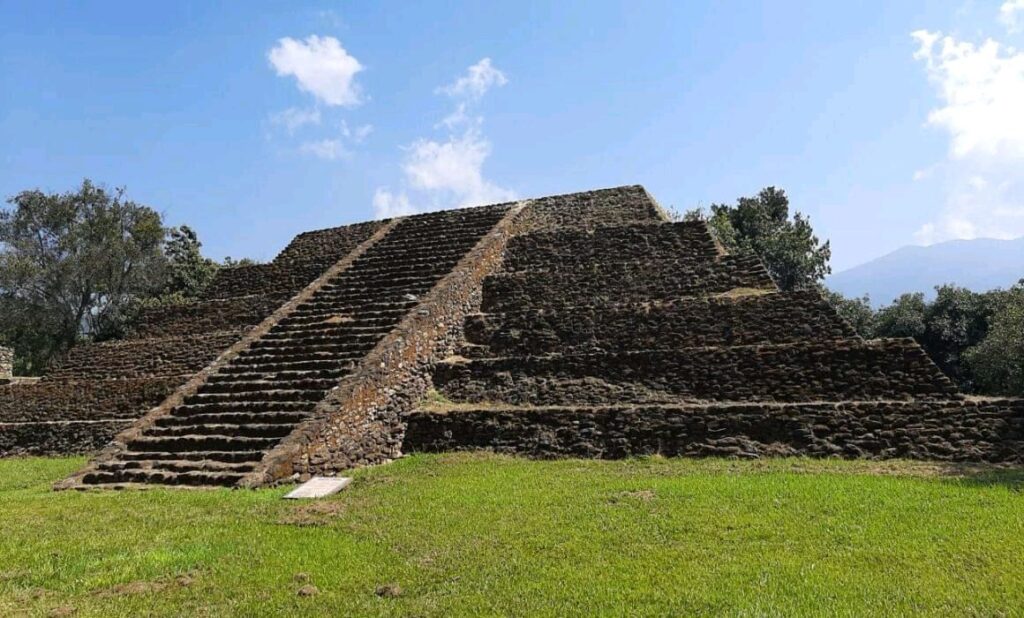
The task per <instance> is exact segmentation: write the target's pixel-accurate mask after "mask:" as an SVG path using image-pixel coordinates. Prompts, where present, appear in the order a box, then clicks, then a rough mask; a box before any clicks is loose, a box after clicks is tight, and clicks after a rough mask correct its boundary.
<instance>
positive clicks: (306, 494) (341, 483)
mask: <svg viewBox="0 0 1024 618" xmlns="http://www.w3.org/2000/svg"><path fill="white" fill-rule="evenodd" d="M351 482H352V479H351V478H349V477H347V476H314V477H313V478H311V479H309V480H308V481H306V482H305V483H303V484H302V485H299V486H298V487H296V488H295V489H293V490H292V491H291V493H289V494H288V495H286V496H285V498H287V499H289V500H298V499H303V498H325V497H327V496H331V495H334V494H336V493H338V492H339V491H341V490H342V489H345V488H346V487H348V484H349V483H351Z"/></svg>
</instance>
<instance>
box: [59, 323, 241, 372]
mask: <svg viewBox="0 0 1024 618" xmlns="http://www.w3.org/2000/svg"><path fill="white" fill-rule="evenodd" d="M244 334H245V333H244V331H240V330H229V331H214V332H211V333H204V334H200V335H186V336H180V337H154V338H149V339H125V340H121V341H110V342H104V343H96V344H87V345H80V346H76V347H74V348H72V349H71V350H70V351H69V352H68V353H67V354H66V355H64V356H63V357H62V358H61V359H60V360H58V361H57V363H55V364H54V366H53V368H52V369H50V370H49V371H48V372H47V376H46V377H47V379H65V380H88V379H110V378H142V377H160V376H181V375H188V374H191V373H194V372H196V371H199V370H200V369H202V368H203V367H205V366H206V365H208V364H209V363H210V362H211V361H213V360H214V359H215V358H217V356H218V355H219V354H220V353H221V352H222V351H224V350H226V349H227V348H229V347H231V344H233V343H234V342H236V341H238V340H239V339H241V338H242V335H244Z"/></svg>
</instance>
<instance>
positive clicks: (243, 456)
mask: <svg viewBox="0 0 1024 618" xmlns="http://www.w3.org/2000/svg"><path fill="white" fill-rule="evenodd" d="M1022 435H1024V403H1022V402H1021V401H1020V400H1013V399H985V400H980V399H975V398H970V397H965V396H963V395H961V394H959V393H958V392H957V391H956V388H955V386H954V385H953V383H952V382H951V381H950V380H949V379H948V378H947V377H946V376H945V375H943V374H942V372H941V371H940V370H939V369H938V368H937V367H936V365H935V364H934V363H932V361H931V360H930V359H929V358H928V357H927V355H926V354H925V353H924V351H923V350H922V349H921V348H920V347H919V346H918V345H917V344H916V343H914V342H913V341H912V340H902V339H901V340H878V341H865V340H863V339H861V338H860V337H858V336H857V335H856V333H855V332H854V330H853V329H852V328H851V327H850V325H849V324H847V323H846V322H845V321H844V320H843V319H842V318H840V317H839V316H838V315H837V314H836V313H835V311H833V310H832V308H831V307H830V306H829V305H828V304H827V303H826V302H825V301H824V300H823V299H822V297H821V295H820V294H819V293H818V292H817V291H814V290H803V291H794V292H783V291H780V290H779V289H778V288H777V286H776V285H775V283H774V282H773V281H772V279H771V277H770V275H769V274H768V272H767V270H766V269H765V268H764V266H763V265H762V264H761V262H760V261H759V260H758V259H757V258H756V257H754V256H751V255H731V254H729V253H727V252H726V251H724V250H723V248H722V247H721V246H720V245H719V244H718V243H717V242H716V241H715V239H714V238H713V236H712V235H711V233H710V232H709V230H708V227H707V225H706V224H704V223H702V222H685V223H673V222H670V221H668V219H667V217H666V216H665V214H664V212H663V211H662V210H661V209H660V207H659V206H658V205H657V203H656V202H655V201H654V200H653V198H651V196H650V195H648V194H647V192H646V191H644V189H643V188H642V187H637V186H630V187H618V188H614V189H604V190H598V191H588V192H584V193H574V194H568V195H559V196H551V197H545V198H539V199H532V200H523V201H520V202H516V203H510V204H498V205H494V206H483V207H476V208H467V209H460V210H453V211H442V212H436V213H429V214H423V215H414V216H409V217H400V218H395V219H390V220H385V221H376V222H371V223H366V224H358V225H352V226H344V227H340V228H332V229H328V230H319V231H315V232H309V233H306V234H302V235H300V236H298V237H297V238H296V239H295V240H293V241H292V243H290V244H289V245H288V247H286V248H285V250H284V251H282V252H281V254H280V255H279V256H278V257H277V258H275V260H274V261H273V262H271V263H269V264H263V265H255V266H247V267H241V268H236V269H228V270H225V271H223V272H221V273H220V274H219V275H218V277H217V279H216V280H215V281H214V283H213V284H212V285H211V287H210V289H209V290H207V292H206V294H205V295H204V297H203V298H201V299H199V300H198V301H196V302H194V303H188V304H184V305H176V306H170V307H159V308H153V309H151V310H149V312H147V313H146V314H145V315H144V319H143V320H142V322H141V324H140V325H139V327H138V329H137V330H136V332H134V333H133V334H132V336H131V337H129V338H128V339H125V340H123V341H119V342H110V343H105V344H97V345H91V346H83V347H81V348H76V349H75V350H72V352H71V353H69V354H68V355H67V356H66V357H65V358H63V359H61V360H60V361H59V362H57V363H55V364H54V366H53V367H52V368H51V370H50V371H49V372H48V374H47V375H46V376H45V377H44V378H43V379H42V380H40V381H39V382H37V383H35V384H20V385H18V384H9V385H6V386H0V455H2V454H21V453H44V452H45V453H50V452H92V453H94V455H95V456H94V457H93V459H92V460H91V461H90V463H89V464H88V465H87V466H86V467H85V468H84V469H82V470H81V471H79V472H78V473H76V474H75V475H73V476H72V477H70V478H68V479H66V480H65V481H64V482H62V483H60V484H59V485H58V487H59V488H75V489H87V488H111V487H137V486H145V485H168V486H186V487H211V486H227V487H259V486H266V485H273V484H276V483H282V482H292V481H300V480H305V479H307V478H309V477H310V476H313V475H322V474H327V475H330V474H335V473H338V472H340V471H343V470H346V469H349V468H352V467H356V466H363V465H372V464H377V463H381V462H386V461H389V460H391V459H394V458H396V457H400V456H401V455H402V454H403V453H406V452H413V451H437V450H449V449H478V448H479V449H492V450H496V451H501V452H509V453H521V454H525V455H529V456H537V457H564V456H585V457H625V456H632V455H645V454H655V453H660V454H664V455H686V456H706V455H722V456H735V457H762V456H771V455H810V456H840V457H919V458H934V459H943V460H957V461H990V462H1013V463H1024V461H1021V460H1022V453H1024V450H1022V449H1024V439H1022Z"/></svg>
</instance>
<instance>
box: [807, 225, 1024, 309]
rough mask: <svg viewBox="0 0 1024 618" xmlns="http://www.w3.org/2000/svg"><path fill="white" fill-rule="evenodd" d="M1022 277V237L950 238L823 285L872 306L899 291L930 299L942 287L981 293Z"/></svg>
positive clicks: (883, 259)
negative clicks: (867, 299) (868, 301)
mask: <svg viewBox="0 0 1024 618" xmlns="http://www.w3.org/2000/svg"><path fill="white" fill-rule="evenodd" d="M1022 278H1024V237H1022V238H1018V239H1016V240H994V239H991V238H979V239H976V240H951V241H948V242H944V243H939V244H936V245H931V246H929V247H903V248H902V249H897V250H896V251H893V252H892V253H889V254H887V255H883V256H882V257H880V258H877V259H874V260H871V261H870V262H867V263H865V264H861V265H860V266H854V267H853V268H850V269H848V270H844V271H843V272H840V273H837V274H835V275H832V276H831V277H829V278H828V279H826V280H825V285H827V286H828V287H829V288H830V289H832V290H835V291H836V292H840V293H842V294H843V295H844V296H863V295H864V294H865V293H866V294H868V295H869V296H870V297H871V304H872V305H874V306H876V307H878V306H881V305H885V304H888V303H890V302H892V300H893V299H895V298H896V297H898V296H899V295H900V294H903V293H904V292H924V293H925V296H926V297H928V298H929V299H930V298H934V297H935V289H934V288H935V286H937V285H942V284H943V283H955V284H956V285H959V286H962V287H965V288H968V289H971V290H974V291H975V292H983V291H985V290H991V289H992V288H997V287H1001V288H1006V287H1009V286H1011V285H1013V284H1014V283H1016V282H1017V281H1019V280H1020V279H1022Z"/></svg>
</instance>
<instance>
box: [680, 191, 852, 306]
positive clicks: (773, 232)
mask: <svg viewBox="0 0 1024 618" xmlns="http://www.w3.org/2000/svg"><path fill="white" fill-rule="evenodd" d="M710 210H711V212H710V215H704V213H703V211H701V210H699V209H698V210H697V211H689V212H687V213H686V214H684V215H683V218H684V219H686V220H692V219H695V218H702V217H706V220H707V222H708V225H709V226H710V227H711V230H712V232H713V233H714V234H715V237H716V238H717V239H718V241H719V242H721V243H722V245H723V246H725V248H726V249H728V250H729V251H732V252H752V253H755V254H757V255H758V256H759V257H760V258H761V260H762V261H763V262H764V265H765V267H766V268H767V269H768V272H770V273H771V275H772V277H773V278H774V279H775V282H776V283H777V284H778V286H779V287H780V288H781V289H783V290H793V289H801V288H808V287H813V286H815V285H818V284H819V283H820V282H821V281H822V279H824V278H825V275H828V274H829V273H830V272H832V269H831V268H830V267H829V265H828V261H829V259H830V258H831V257H832V250H831V249H830V248H829V243H828V241H825V243H821V242H820V241H819V240H818V237H817V236H815V235H814V230H813V229H812V228H811V222H810V220H809V219H808V218H807V217H806V216H804V215H803V214H801V213H799V212H795V213H794V214H793V216H792V217H790V213H789V198H788V197H787V196H786V192H785V191H783V190H782V189H776V188H775V187H766V188H764V189H762V190H761V191H760V192H759V193H758V194H757V195H756V196H754V197H741V198H740V199H738V200H737V201H736V205H735V206H729V205H727V204H712V205H711V209H710Z"/></svg>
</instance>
